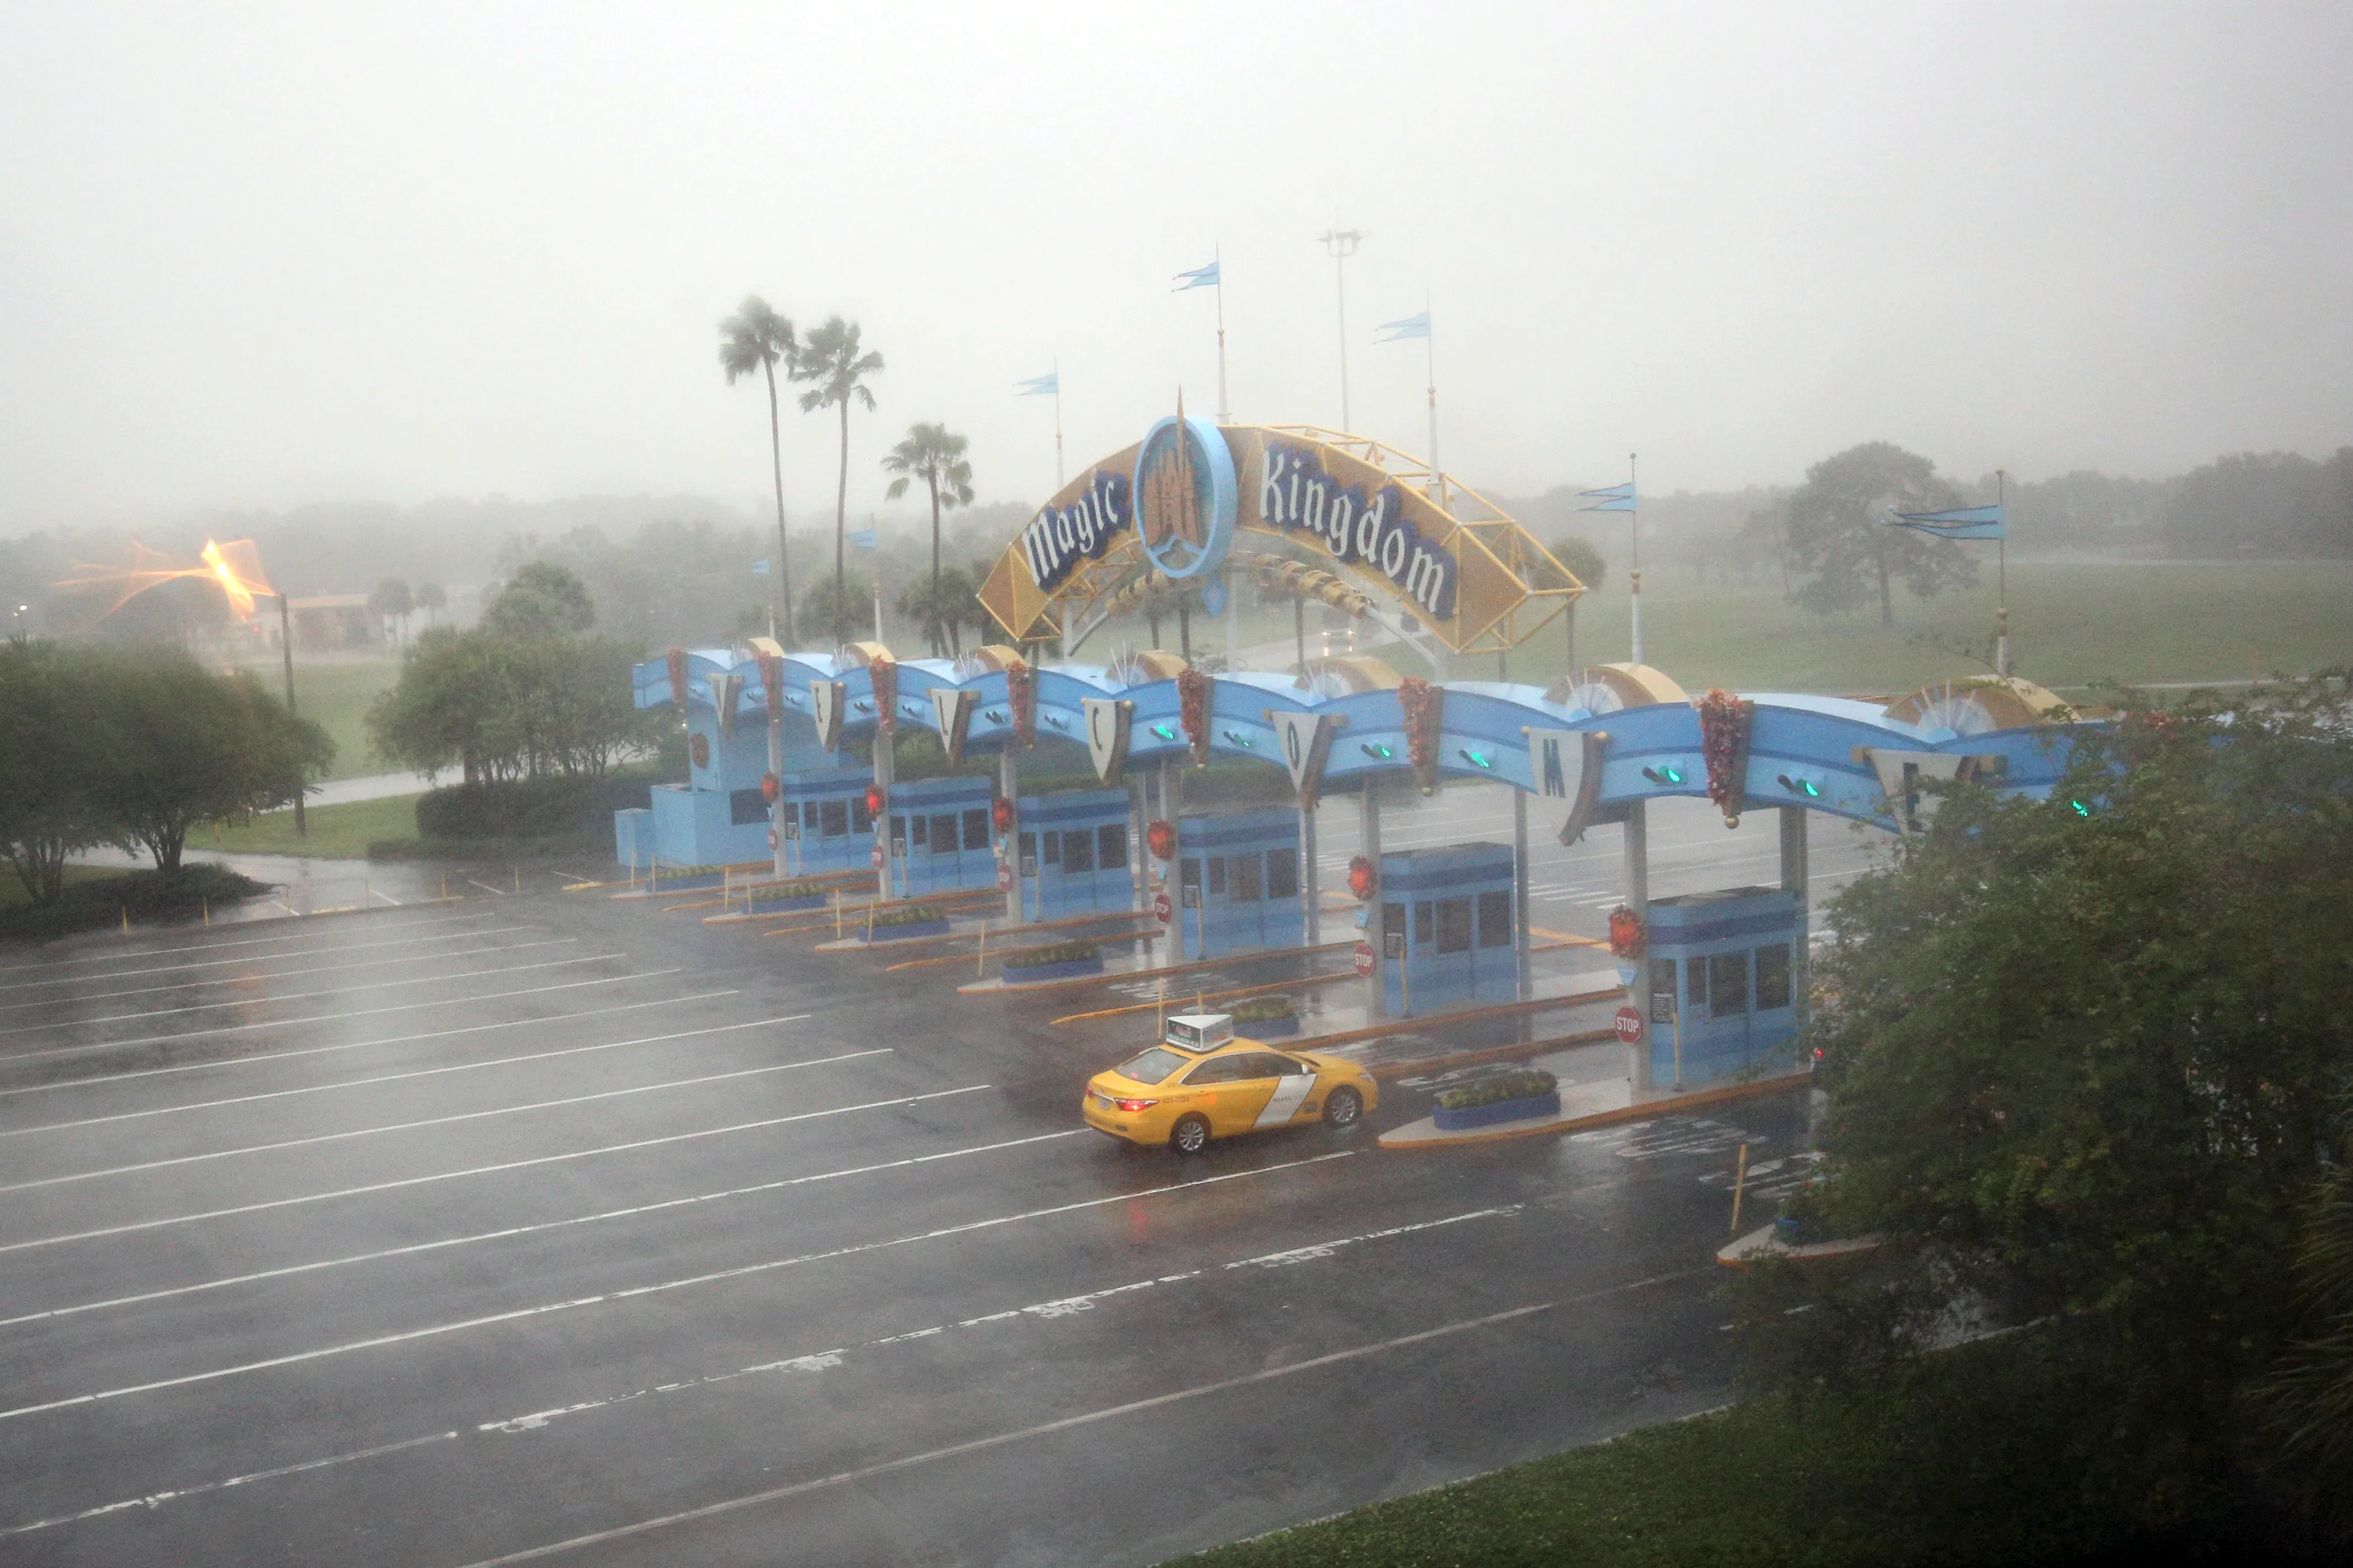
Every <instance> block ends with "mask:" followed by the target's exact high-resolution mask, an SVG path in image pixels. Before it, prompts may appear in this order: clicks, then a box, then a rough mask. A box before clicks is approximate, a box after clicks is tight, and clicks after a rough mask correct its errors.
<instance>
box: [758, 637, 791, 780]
mask: <svg viewBox="0 0 2353 1568" xmlns="http://www.w3.org/2000/svg"><path fill="white" fill-rule="evenodd" d="M759 662H760V689H762V690H763V691H765V692H766V693H767V694H768V722H769V723H771V724H776V723H780V722H782V721H783V720H784V717H785V661H784V660H783V659H781V658H777V657H776V655H775V654H772V653H764V654H762V655H760V660H759ZM770 798H772V799H773V798H774V797H773V796H771V797H770Z"/></svg>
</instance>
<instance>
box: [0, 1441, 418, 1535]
mask: <svg viewBox="0 0 2353 1568" xmlns="http://www.w3.org/2000/svg"><path fill="white" fill-rule="evenodd" d="M458 1436H459V1435H458V1434H457V1433H455V1432H434V1433H430V1434H428V1435H427V1436H423V1437H410V1438H408V1439H406V1441H404V1442H399V1443H379V1444H377V1445H376V1446H375V1447H373V1448H362V1449H360V1450H359V1451H358V1452H356V1453H352V1454H337V1455H335V1456H333V1457H332V1458H325V1459H307V1460H305V1461H303V1462H302V1463H301V1464H299V1465H280V1466H279V1467H278V1468H276V1469H274V1470H252V1471H248V1473H246V1474H244V1475H241V1476H231V1477H229V1478H228V1479H227V1480H225V1481H205V1482H201V1483H199V1484H198V1485H195V1486H192V1487H174V1489H171V1490H170V1491H162V1492H149V1493H148V1494H147V1495H146V1496H145V1497H134V1498H125V1499H123V1500H121V1502H110V1503H102V1504H100V1506H99V1507H97V1508H86V1509H83V1510H81V1511H80V1512H79V1513H61V1514H58V1515H56V1516H54V1517H52V1518H49V1519H37V1520H34V1521H32V1522H31V1523H29V1524H12V1525H9V1526H7V1527H6V1528H5V1529H0V1536H5V1535H29V1534H31V1533H32V1532H33V1531H37V1530H54V1529H56V1528H57V1527H58V1525H61V1524H79V1523H80V1522H81V1521H84V1520H86V1519H102V1518H104V1517H105V1516H106V1515H108V1514H110V1513H121V1512H122V1511H123V1510H126V1509H134V1508H145V1509H156V1508H161V1507H163V1506H164V1504H165V1503H167V1502H179V1501H181V1500H184V1499H186V1498H192V1497H203V1496H204V1495H205V1494H206V1493H207V1492H224V1491H227V1490H228V1489H230V1488H231V1487H244V1486H251V1485H252V1484H253V1483H254V1482H256V1481H274V1480H278V1479H282V1478H284V1477H287V1476H299V1475H301V1474H302V1473H303V1472H305V1471H307V1470H323V1469H327V1468H331V1467H332V1466H335V1465H349V1464H353V1463H355V1462H357V1461H358V1460H361V1459H374V1458H380V1457H382V1456H383V1455H385V1454H397V1453H400V1452H402V1451H403V1450H405V1449H408V1448H422V1447H425V1446H426V1445H427V1444H428V1443H448V1442H454V1441H455V1440H456V1439H457V1437H458Z"/></svg>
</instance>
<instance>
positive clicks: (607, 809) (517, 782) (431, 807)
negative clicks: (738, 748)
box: [417, 774, 647, 839]
mask: <svg viewBox="0 0 2353 1568" xmlns="http://www.w3.org/2000/svg"><path fill="white" fill-rule="evenodd" d="M646 801H647V786H646V781H645V780H644V779H643V778H632V777H629V776H628V775H626V774H624V775H618V776H615V775H607V776H605V777H602V778H596V777H586V776H573V777H566V776H564V775H561V774H558V775H554V776H551V777H546V778H536V779H505V780H501V781H498V782H496V783H491V784H452V785H449V786H448V787H447V788H443V789H437V790H427V792H426V793H425V794H423V795H419V796H417V835H418V837H423V838H428V839H429V838H466V839H473V838H543V837H549V836H551V835H554V834H559V833H607V834H609V833H610V832H611V830H612V815H613V813H614V812H616V811H622V810H627V809H628V808H630V807H634V806H642V805H645V804H646Z"/></svg>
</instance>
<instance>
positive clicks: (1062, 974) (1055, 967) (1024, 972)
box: [1005, 953, 1103, 985]
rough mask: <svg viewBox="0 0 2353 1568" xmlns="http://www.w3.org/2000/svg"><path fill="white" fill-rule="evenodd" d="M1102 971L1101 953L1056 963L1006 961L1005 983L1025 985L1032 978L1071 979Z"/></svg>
mask: <svg viewBox="0 0 2353 1568" xmlns="http://www.w3.org/2000/svg"><path fill="white" fill-rule="evenodd" d="M1101 973H1103V954H1101V953H1097V954H1095V956H1094V957H1092V958H1066V959H1063V960H1062V961H1061V962H1060V963H1008V964H1007V965H1006V966H1005V984H1008V985H1026V984H1029V982H1031V981H1033V980H1071V979H1074V978H1076V977H1077V976H1079V975H1082V974H1101Z"/></svg>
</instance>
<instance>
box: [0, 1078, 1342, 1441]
mask: <svg viewBox="0 0 2353 1568" xmlns="http://www.w3.org/2000/svg"><path fill="white" fill-rule="evenodd" d="M976 1087H978V1088H983V1089H985V1088H987V1087H988V1086H987V1085H986V1084H982V1085H977V1086H976ZM948 1092H951V1093H954V1092H957V1091H955V1090H950V1091H948ZM918 1098H925V1099H928V1098H932V1097H930V1096H922V1097H918ZM901 1103H906V1102H905V1101H902V1102H901ZM818 1114H823V1113H822V1112H820V1113H818ZM1354 1152H1356V1151H1354V1150H1351V1149H1343V1150H1340V1151H1339V1152H1335V1153H1331V1154H1318V1155H1315V1156H1314V1157H1312V1158H1310V1159H1305V1160H1293V1161H1289V1162H1286V1163H1283V1164H1280V1165H1263V1166H1261V1167H1259V1168H1258V1169H1256V1170H1250V1171H1231V1172H1228V1173H1225V1174H1223V1175H1218V1176H1203V1177H1200V1178H1198V1179H1197V1180H1194V1181H1190V1182H1178V1183H1174V1184H1170V1185H1167V1186H1164V1187H1148V1188H1146V1189H1145V1190H1144V1191H1142V1192H1137V1193H1113V1194H1111V1195H1110V1196H1108V1197H1101V1198H1088V1199H1084V1200H1082V1201H1081V1202H1078V1203H1070V1204H1058V1205H1054V1206H1053V1207H1050V1208H1042V1209H1031V1210H1029V1212H1028V1213H1026V1214H1014V1215H998V1216H997V1217H996V1218H994V1219H980V1220H972V1221H969V1222H967V1223H965V1224H964V1225H951V1226H940V1227H939V1228H938V1229H936V1230H927V1231H919V1232H917V1233H915V1234H914V1235H912V1236H902V1237H892V1239H891V1240H889V1241H868V1242H860V1243H858V1244H857V1245H855V1246H850V1247H833V1248H831V1249H829V1250H828V1251H825V1252H805V1253H801V1254H799V1255H798V1256H797V1257H793V1258H771V1259H769V1260H767V1261H765V1262H762V1263H746V1264H742V1265H739V1266H738V1267H736V1268H719V1269H713V1270H712V1271H711V1272H709V1273H705V1274H690V1275H687V1276H686V1277H685V1278H683V1279H665V1280H662V1281H661V1282H660V1283H659V1284H654V1285H636V1286H631V1287H630V1288H628V1289H622V1290H606V1291H600V1292H598V1293H597V1294H596V1295H594V1296H576V1297H574V1298H573V1299H572V1300H568V1301H549V1302H546V1303H544V1304H543V1305H541V1306H537V1307H518V1308H515V1309H514V1310H512V1311H505V1312H489V1313H485V1314H483V1315H482V1316H480V1317H475V1318H460V1319H458V1320H457V1321H454V1322H448V1323H433V1324H429V1325H427V1327H425V1328H421V1329H405V1330H402V1331H400V1332H398V1333H391V1334H375V1335H371V1336H370V1337H369V1338H367V1339H364V1340H352V1341H348V1342H345V1343H343V1344H339V1345H322V1346H320V1347H319V1348H318V1349H316V1350H307V1351H295V1352H291V1353H290V1354H287V1355H280V1356H271V1357H269V1359H267V1360H265V1361H249V1362H240V1363H237V1364H236V1365H234V1366H220V1367H214V1368H211V1369H210V1370H208V1371H206V1372H191V1373H182V1374H181V1375H179V1376H178V1377H164V1378H157V1379H155V1380H154V1381H153V1382H151V1383H138V1384H129V1385H127V1386H125V1387H121V1388H109V1389H102V1390H100V1392H98V1393H96V1394H70V1395H68V1396H67V1397H66V1398H63V1399H50V1400H45V1401H43V1402H42V1403H40V1404H38V1405H18V1406H16V1408H15V1409H13V1410H0V1421H14V1420H16V1419H17V1418H18V1417H20V1416H26V1415H44V1414H46V1413H47V1412H49V1411H52V1410H68V1409H71V1408H73V1407H74V1406H76V1405H95V1404H98V1403H100V1402H101V1401H104V1400H109V1399H127V1398H129V1397H131V1396H132V1395H133V1394H156V1393H160V1392H162V1391H163V1390H164V1389H167V1388H185V1387H187V1386H188V1385H189V1384H197V1383H216V1382H218V1381H219V1380H220V1379H222V1378H225V1377H241V1376H244V1375H245V1374H246V1373H256V1372H268V1371H270V1370H271V1369H273V1368H276V1367H281V1366H299V1365H301V1364H302V1363H305V1362H313V1361H323V1360H325V1359H326V1358H328V1357H330V1356H342V1355H350V1354H352V1353H353V1352H358V1351H367V1350H381V1349H383V1348H384V1347H385V1346H386V1345H398V1344H410V1343H414V1342H417V1341H418V1340H429V1339H439V1338H442V1337H444V1336H447V1335H449V1334H457V1333H463V1332H465V1331H467V1330H469V1329H485V1328H493V1327H496V1326H497V1325H499V1324H501V1323H514V1322H521V1321H523V1320H524V1319H527V1318H543V1317H548V1316H551V1315H552V1314H554V1313H557V1312H572V1311H578V1310H581V1309H583V1308H586V1307H597V1306H604V1305H607V1304H608V1303H611V1302H617V1301H628V1300H636V1299H638V1298H639V1297H642V1296H654V1295H662V1294H666V1293H668V1292H670V1291H672V1290H686V1289H692V1288H693V1287H695V1286H698V1285H715V1284H719V1283H722V1282H723V1281H725V1280H729V1279H746V1278H749V1277H750V1276H752V1275H754V1274H765V1273H771V1272H773V1271H775V1270H776V1269H779V1268H797V1267H799V1266H800V1265H802V1264H805V1263H824V1262H828V1261H830V1260H832V1259H834V1258H852V1257H856V1256H858V1255H859V1254H860V1253H867V1252H880V1251H882V1250H883V1249H885V1248H887V1247H911V1246H913V1245H915V1244H917V1243H919V1242H925V1241H937V1240H940V1239H942V1238H944V1237H951V1236H965V1235H969V1234H971V1233H972V1232H974V1231H979V1230H990V1229H994V1228H995V1227H997V1226H1005V1225H1017V1224H1019V1223H1020V1222H1022V1221H1024V1220H1032V1219H1044V1218H1047V1217H1049V1216H1050V1215H1060V1214H1071V1213H1074V1212H1076V1211H1078V1210H1081V1209H1091V1208H1100V1207H1101V1206H1103V1205H1105V1204H1126V1203H1134V1202H1136V1201H1137V1200H1139V1199H1142V1198H1148V1197H1157V1196H1161V1195H1164V1194H1168V1193H1174V1192H1185V1191H1188V1190H1191V1189H1195V1188H1199V1187H1207V1186H1211V1185H1214V1184H1218V1183H1220V1182H1234V1181H1240V1180H1242V1179H1243V1178H1245V1177H1249V1176H1263V1175H1268V1174H1271V1173H1274V1172H1277V1171H1287V1170H1295V1169H1297V1168H1299V1167H1300V1166H1303V1165H1314V1164H1320V1163H1323V1162H1324V1161H1326V1160H1345V1159H1346V1158H1348V1156H1349V1155H1350V1154H1352V1153H1354Z"/></svg>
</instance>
